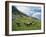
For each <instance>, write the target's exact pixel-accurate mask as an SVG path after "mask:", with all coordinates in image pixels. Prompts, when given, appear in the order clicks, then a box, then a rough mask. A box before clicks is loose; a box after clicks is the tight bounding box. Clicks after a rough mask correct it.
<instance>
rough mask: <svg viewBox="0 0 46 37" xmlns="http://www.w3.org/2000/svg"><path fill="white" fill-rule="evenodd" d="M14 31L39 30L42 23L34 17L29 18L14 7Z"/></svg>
mask: <svg viewBox="0 0 46 37" xmlns="http://www.w3.org/2000/svg"><path fill="white" fill-rule="evenodd" d="M12 8H13V10H12V30H13V31H18V30H39V29H41V21H40V20H38V19H37V18H34V17H29V16H27V15H25V14H23V13H22V12H20V11H18V10H17V9H16V8H15V7H12Z"/></svg>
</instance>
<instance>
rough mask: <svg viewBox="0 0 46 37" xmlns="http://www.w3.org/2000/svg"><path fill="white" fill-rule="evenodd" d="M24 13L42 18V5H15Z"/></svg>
mask: <svg viewBox="0 0 46 37" xmlns="http://www.w3.org/2000/svg"><path fill="white" fill-rule="evenodd" d="M15 7H16V8H17V9H18V10H19V11H21V12H22V13H24V14H26V15H28V16H32V17H35V18H38V19H41V7H37V6H15Z"/></svg>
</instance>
